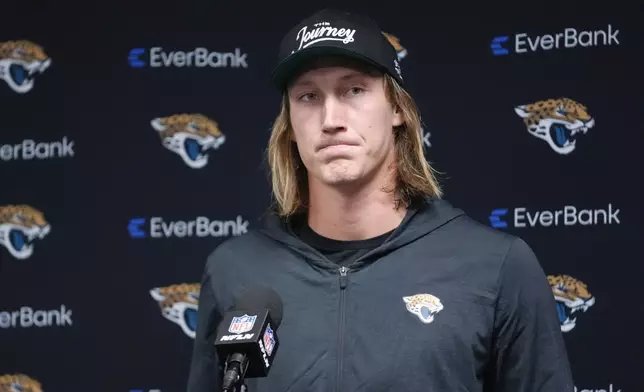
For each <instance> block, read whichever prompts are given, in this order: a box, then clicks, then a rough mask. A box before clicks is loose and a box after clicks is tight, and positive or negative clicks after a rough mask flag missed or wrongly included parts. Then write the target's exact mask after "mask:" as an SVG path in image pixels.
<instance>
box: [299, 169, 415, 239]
mask: <svg viewBox="0 0 644 392" xmlns="http://www.w3.org/2000/svg"><path fill="white" fill-rule="evenodd" d="M383 185H384V184H383V182H382V181H380V182H376V181H374V182H373V183H371V184H368V185H365V186H361V187H360V189H358V190H355V189H354V190H348V189H338V187H330V186H326V185H324V184H321V183H319V182H317V181H315V180H314V179H312V178H309V208H308V224H309V226H310V227H311V229H313V230H314V231H315V232H317V233H318V234H320V235H322V236H324V237H327V238H331V239H335V240H343V241H350V240H362V239H367V238H373V237H376V236H379V235H381V234H384V233H386V232H388V231H391V230H393V229H395V228H396V227H397V226H398V225H399V224H400V222H401V221H402V220H403V218H404V217H405V213H406V212H407V208H406V207H405V206H403V205H401V206H400V207H399V208H398V209H396V204H395V193H393V192H386V191H385V190H383Z"/></svg>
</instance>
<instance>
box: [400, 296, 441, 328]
mask: <svg viewBox="0 0 644 392" xmlns="http://www.w3.org/2000/svg"><path fill="white" fill-rule="evenodd" d="M403 301H404V303H405V306H406V307H407V311H409V313H411V314H413V315H415V316H416V317H418V319H419V320H420V321H422V322H423V323H425V324H429V323H431V322H433V321H434V317H435V316H436V314H438V312H440V311H441V310H443V304H442V303H441V300H440V299H438V297H435V296H433V295H431V294H416V295H411V296H408V297H403Z"/></svg>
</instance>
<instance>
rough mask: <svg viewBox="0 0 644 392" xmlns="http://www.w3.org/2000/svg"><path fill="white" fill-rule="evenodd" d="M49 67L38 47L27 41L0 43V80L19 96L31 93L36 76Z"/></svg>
mask: <svg viewBox="0 0 644 392" xmlns="http://www.w3.org/2000/svg"><path fill="white" fill-rule="evenodd" d="M50 65H51V59H50V58H49V56H48V55H47V54H46V53H45V51H44V50H43V48H42V47H41V46H40V45H37V44H35V43H33V42H31V41H27V40H18V41H6V42H0V79H2V80H4V81H5V82H6V83H7V85H9V87H10V88H11V89H12V90H13V91H15V92H17V93H19V94H24V93H27V92H29V91H31V89H32V88H33V87H34V80H35V78H36V76H37V75H40V74H42V73H43V72H45V70H46V69H47V68H49V66H50Z"/></svg>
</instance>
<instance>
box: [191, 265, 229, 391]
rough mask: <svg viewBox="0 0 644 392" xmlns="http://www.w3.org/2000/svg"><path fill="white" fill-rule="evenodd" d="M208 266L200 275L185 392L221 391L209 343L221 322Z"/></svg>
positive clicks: (219, 370) (218, 366) (219, 373)
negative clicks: (193, 335) (192, 342)
mask: <svg viewBox="0 0 644 392" xmlns="http://www.w3.org/2000/svg"><path fill="white" fill-rule="evenodd" d="M221 319H222V316H221V311H220V310H219V309H218V308H217V301H216V299H215V295H214V291H213V288H212V281H211V275H210V274H209V273H208V269H206V272H205V273H204V275H203V278H202V282H201V291H200V293H199V307H198V310H197V328H196V336H195V340H194V346H193V353H192V362H191V364H190V372H189V375H188V388H187V392H217V391H220V390H221V379H222V377H223V367H222V365H221V364H220V363H219V362H220V361H219V360H218V358H217V352H216V350H215V346H214V344H213V342H214V339H213V338H212V336H214V333H216V332H215V331H216V330H217V327H218V326H219V323H220V322H221Z"/></svg>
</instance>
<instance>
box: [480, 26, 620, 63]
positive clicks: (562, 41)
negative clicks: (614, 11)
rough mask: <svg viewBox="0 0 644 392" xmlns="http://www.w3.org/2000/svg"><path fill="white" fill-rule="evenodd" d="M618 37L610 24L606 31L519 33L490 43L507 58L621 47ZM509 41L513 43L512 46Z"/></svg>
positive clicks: (496, 38) (491, 47) (570, 29)
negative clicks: (510, 56) (532, 53)
mask: <svg viewBox="0 0 644 392" xmlns="http://www.w3.org/2000/svg"><path fill="white" fill-rule="evenodd" d="M618 35H619V30H617V29H614V28H613V26H612V25H610V24H609V25H608V27H606V29H600V30H577V29H576V28H573V27H569V28H565V29H564V30H563V31H561V32H558V33H555V34H544V35H538V36H532V37H531V36H529V35H528V34H527V33H518V34H515V35H514V36H513V37H511V36H507V35H503V36H498V37H494V38H493V39H492V42H491V43H490V49H491V50H492V54H493V55H495V56H506V55H509V54H511V53H516V54H525V53H531V52H540V51H550V50H555V49H571V48H576V47H582V48H592V47H598V46H618V45H620V42H619V38H618ZM512 38H513V39H512ZM509 41H513V42H512V44H513V45H512V46H510V44H509V43H508V42H509Z"/></svg>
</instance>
